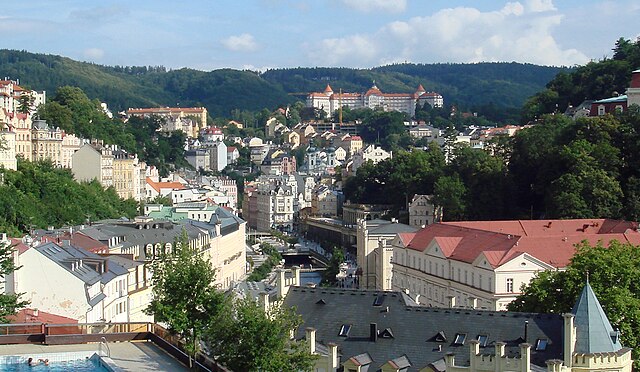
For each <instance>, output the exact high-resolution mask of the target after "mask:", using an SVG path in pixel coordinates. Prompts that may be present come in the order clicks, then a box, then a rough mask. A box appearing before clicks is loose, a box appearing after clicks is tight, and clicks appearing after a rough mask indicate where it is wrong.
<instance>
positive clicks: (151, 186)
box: [145, 177, 186, 200]
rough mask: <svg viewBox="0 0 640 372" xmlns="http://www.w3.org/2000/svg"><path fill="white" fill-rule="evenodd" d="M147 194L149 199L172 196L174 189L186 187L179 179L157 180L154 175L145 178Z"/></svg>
mask: <svg viewBox="0 0 640 372" xmlns="http://www.w3.org/2000/svg"><path fill="white" fill-rule="evenodd" d="M145 181H146V183H145V195H146V199H147V200H153V199H155V198H157V197H158V196H163V197H164V196H170V194H171V192H172V191H173V190H184V189H185V188H186V187H185V186H184V185H183V184H182V183H180V182H177V181H155V180H154V178H153V177H146V178H145Z"/></svg>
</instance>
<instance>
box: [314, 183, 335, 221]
mask: <svg viewBox="0 0 640 372" xmlns="http://www.w3.org/2000/svg"><path fill="white" fill-rule="evenodd" d="M342 200H343V196H342V193H341V192H339V191H336V190H333V189H330V188H329V187H327V186H325V185H321V186H319V187H317V188H316V189H315V190H313V192H312V194H311V214H312V215H314V216H321V217H337V216H338V210H342Z"/></svg>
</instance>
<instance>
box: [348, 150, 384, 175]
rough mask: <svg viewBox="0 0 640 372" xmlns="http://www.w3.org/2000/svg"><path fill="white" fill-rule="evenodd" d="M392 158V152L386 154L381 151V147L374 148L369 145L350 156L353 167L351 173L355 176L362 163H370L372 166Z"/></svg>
mask: <svg viewBox="0 0 640 372" xmlns="http://www.w3.org/2000/svg"><path fill="white" fill-rule="evenodd" d="M392 157H393V152H387V151H385V150H383V149H382V148H381V147H376V146H375V145H369V146H367V147H365V148H364V149H361V150H359V151H358V152H356V153H355V154H353V156H352V160H353V165H352V168H351V169H352V172H353V174H356V172H357V171H358V168H360V167H361V166H362V165H363V164H364V163H366V162H368V161H370V162H372V163H373V164H377V163H379V162H381V161H383V160H386V159H391V158H392Z"/></svg>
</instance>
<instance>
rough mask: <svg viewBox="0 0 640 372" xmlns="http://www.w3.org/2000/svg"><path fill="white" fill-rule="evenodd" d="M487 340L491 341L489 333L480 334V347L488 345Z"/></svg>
mask: <svg viewBox="0 0 640 372" xmlns="http://www.w3.org/2000/svg"><path fill="white" fill-rule="evenodd" d="M487 341H489V336H487V335H478V342H479V343H480V347H485V346H487Z"/></svg>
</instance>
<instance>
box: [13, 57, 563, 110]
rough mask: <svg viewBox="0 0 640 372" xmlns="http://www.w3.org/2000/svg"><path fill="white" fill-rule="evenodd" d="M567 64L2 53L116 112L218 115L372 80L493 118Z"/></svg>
mask: <svg viewBox="0 0 640 372" xmlns="http://www.w3.org/2000/svg"><path fill="white" fill-rule="evenodd" d="M564 70H565V69H562V68H556V67H544V66H536V65H530V64H521V63H515V62H513V63H477V64H435V65H423V64H417V65H416V64H399V65H389V66H384V67H378V68H373V69H351V68H293V69H274V70H268V71H266V72H264V73H257V72H253V71H238V70H231V69H220V70H214V71H210V72H205V71H198V70H193V69H187V68H183V69H179V70H169V71H168V70H167V69H165V68H164V67H162V66H149V67H144V66H142V67H128V66H125V67H123V66H101V65H96V64H91V63H84V62H78V61H74V60H72V59H69V58H66V57H60V56H55V55H46V54H34V53H29V52H26V51H15V50H0V76H1V77H9V78H12V79H19V80H20V81H21V83H22V84H24V85H25V86H26V87H28V88H30V89H34V90H46V91H48V92H55V91H56V89H57V88H58V87H60V86H65V85H70V86H76V87H79V88H81V89H82V90H83V91H84V92H85V93H86V94H87V96H88V97H89V98H91V99H99V100H100V101H102V102H106V103H108V105H109V106H110V107H111V108H112V109H113V110H114V111H121V110H124V109H127V108H129V107H144V106H152V107H153V106H185V107H186V106H204V107H207V109H208V110H209V112H210V114H211V115H212V116H214V117H217V116H222V117H232V115H233V112H234V110H250V111H258V110H261V109H263V108H268V109H270V110H273V109H274V108H275V107H276V106H279V105H288V104H291V103H293V102H295V101H296V100H304V98H305V97H304V94H306V93H308V92H311V91H322V90H324V87H325V86H326V84H327V83H330V84H331V85H332V87H333V88H334V90H335V91H337V90H338V89H342V90H343V91H355V92H363V91H366V90H367V89H369V87H371V85H372V83H373V81H375V82H376V84H377V85H378V87H379V88H380V89H382V91H383V92H407V93H408V92H414V91H415V89H416V87H417V86H418V85H419V84H423V86H424V87H425V88H426V89H427V90H432V91H437V92H439V93H441V94H442V95H443V96H444V99H445V102H447V103H448V104H455V105H457V106H458V107H459V108H461V109H464V110H470V111H476V112H479V113H481V114H489V115H490V116H493V115H497V114H499V113H501V114H503V115H504V113H505V112H508V113H510V117H509V119H513V118H516V117H517V116H518V115H519V109H520V107H521V106H522V104H523V103H524V102H525V100H526V99H527V98H528V97H530V96H531V95H533V94H534V93H536V92H538V91H540V90H541V89H543V88H544V85H545V84H546V83H547V82H548V81H549V80H551V79H552V78H553V77H554V76H555V75H556V74H557V73H558V72H559V71H564Z"/></svg>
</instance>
